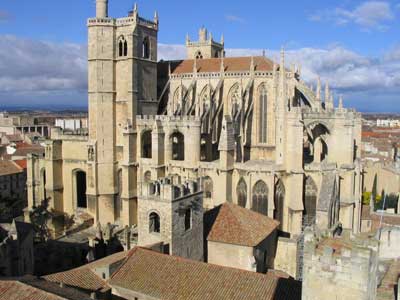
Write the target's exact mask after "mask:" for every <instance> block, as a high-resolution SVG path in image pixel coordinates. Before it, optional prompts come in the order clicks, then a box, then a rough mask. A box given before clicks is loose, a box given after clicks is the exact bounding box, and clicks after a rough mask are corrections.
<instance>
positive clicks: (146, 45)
mask: <svg viewBox="0 0 400 300" xmlns="http://www.w3.org/2000/svg"><path fill="white" fill-rule="evenodd" d="M142 57H143V58H150V41H149V37H147V36H146V37H145V38H144V39H143V45H142Z"/></svg>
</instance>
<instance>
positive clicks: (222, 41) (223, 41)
mask: <svg viewBox="0 0 400 300" xmlns="http://www.w3.org/2000/svg"><path fill="white" fill-rule="evenodd" d="M224 43H225V39H224V34H222V35H221V44H222V45H223V44H224Z"/></svg>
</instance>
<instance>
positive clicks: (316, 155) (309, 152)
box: [303, 122, 330, 163]
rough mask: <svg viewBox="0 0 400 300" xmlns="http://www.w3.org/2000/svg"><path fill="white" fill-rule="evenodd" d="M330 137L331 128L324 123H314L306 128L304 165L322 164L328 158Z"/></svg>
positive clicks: (304, 135)
mask: <svg viewBox="0 0 400 300" xmlns="http://www.w3.org/2000/svg"><path fill="white" fill-rule="evenodd" d="M329 135H330V130H329V128H328V127H327V126H326V124H324V123H322V122H321V123H319V122H313V123H310V124H308V125H307V126H305V127H304V133H303V160H304V163H311V162H316V163H320V162H322V161H324V160H326V159H327V158H328V152H329V147H328V142H327V141H328V137H329Z"/></svg>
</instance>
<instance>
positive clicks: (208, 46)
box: [186, 27, 225, 59]
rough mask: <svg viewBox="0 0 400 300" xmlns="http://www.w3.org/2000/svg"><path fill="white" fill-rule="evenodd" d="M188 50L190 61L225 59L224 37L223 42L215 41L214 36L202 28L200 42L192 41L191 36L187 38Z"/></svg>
mask: <svg viewBox="0 0 400 300" xmlns="http://www.w3.org/2000/svg"><path fill="white" fill-rule="evenodd" d="M186 49H187V58H188V59H195V58H196V59H202V58H215V57H224V56H225V51H224V37H223V36H222V37H221V42H220V43H218V42H216V41H214V40H213V37H212V34H211V33H210V34H209V33H208V31H207V29H206V28H204V27H202V28H200V30H199V40H198V41H191V40H190V38H189V36H186Z"/></svg>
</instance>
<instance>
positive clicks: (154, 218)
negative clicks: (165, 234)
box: [149, 211, 161, 233]
mask: <svg viewBox="0 0 400 300" xmlns="http://www.w3.org/2000/svg"><path fill="white" fill-rule="evenodd" d="M160 231H161V220H160V214H159V213H158V212H156V211H151V212H150V213H149V232H150V233H160Z"/></svg>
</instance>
